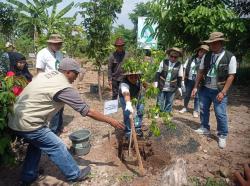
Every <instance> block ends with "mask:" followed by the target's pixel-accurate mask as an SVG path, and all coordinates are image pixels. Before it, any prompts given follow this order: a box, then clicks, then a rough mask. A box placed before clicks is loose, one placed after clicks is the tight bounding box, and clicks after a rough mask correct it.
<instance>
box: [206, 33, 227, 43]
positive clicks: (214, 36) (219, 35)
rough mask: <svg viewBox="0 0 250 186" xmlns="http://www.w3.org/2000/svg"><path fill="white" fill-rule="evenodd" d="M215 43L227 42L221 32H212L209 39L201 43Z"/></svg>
mask: <svg viewBox="0 0 250 186" xmlns="http://www.w3.org/2000/svg"><path fill="white" fill-rule="evenodd" d="M215 41H228V40H227V39H225V38H224V34H223V33H222V32H212V33H211V34H210V36H209V39H208V40H205V41H203V42H204V43H213V42H215Z"/></svg>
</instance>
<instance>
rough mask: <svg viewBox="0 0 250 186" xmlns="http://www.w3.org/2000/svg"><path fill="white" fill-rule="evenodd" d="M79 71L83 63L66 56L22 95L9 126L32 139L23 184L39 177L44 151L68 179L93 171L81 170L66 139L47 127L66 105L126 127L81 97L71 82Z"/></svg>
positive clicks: (34, 81) (81, 178) (27, 139)
mask: <svg viewBox="0 0 250 186" xmlns="http://www.w3.org/2000/svg"><path fill="white" fill-rule="evenodd" d="M79 73H80V65H79V64H78V63H77V62H76V61H75V60H73V59H70V58H65V59H63V60H62V62H61V63H60V64H59V69H58V71H50V72H43V73H39V74H38V75H37V76H36V77H35V78H34V79H33V81H32V82H31V83H30V84H28V86H27V87H25V89H24V90H23V92H22V93H21V94H20V96H19V97H18V99H17V102H16V103H15V105H14V112H13V114H12V115H10V117H9V123H8V126H9V127H10V128H11V129H12V130H13V131H14V132H15V133H16V134H17V135H18V136H20V137H22V138H24V139H25V140H26V141H27V142H29V146H28V149H27V153H26V158H25V161H24V164H23V170H22V176H21V181H22V184H23V185H29V184H31V183H32V182H33V181H35V180H36V179H37V177H38V164H39V161H40V157H41V152H43V153H45V154H47V155H48V157H49V158H50V160H51V161H52V162H53V163H55V164H56V165H57V167H58V168H59V169H60V170H61V171H62V173H63V174H64V175H65V177H66V178H67V180H68V181H82V180H84V179H85V178H86V177H87V175H88V174H89V173H90V167H89V166H87V167H86V168H84V169H81V170H80V169H79V167H78V166H77V164H76V162H75V161H74V159H73V158H72V156H71V155H70V153H69V152H68V150H67V148H66V146H65V145H64V143H63V141H62V140H61V139H60V138H59V137H58V136H56V135H55V134H54V133H53V132H52V131H51V130H50V129H49V128H48V127H47V122H48V121H50V119H51V117H52V116H53V115H54V113H56V112H57V111H58V110H60V109H61V108H62V107H63V106H64V104H68V105H69V106H71V107H72V108H73V109H74V110H76V111H77V112H79V113H80V114H81V115H82V116H84V117H85V116H89V117H91V118H93V119H95V120H98V121H102V122H106V123H109V124H110V125H111V126H113V127H116V128H118V129H124V125H122V124H121V123H120V122H119V121H116V120H115V119H113V118H111V117H107V116H104V115H103V114H101V113H99V112H97V111H95V110H93V109H91V108H90V107H89V106H88V105H87V104H86V103H85V102H84V101H82V100H81V98H80V95H79V93H78V92H77V91H76V90H75V89H74V88H72V85H71V84H72V83H73V82H74V80H75V79H76V78H77V75H78V74H79Z"/></svg>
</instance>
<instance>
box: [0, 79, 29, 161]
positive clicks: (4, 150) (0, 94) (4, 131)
mask: <svg viewBox="0 0 250 186" xmlns="http://www.w3.org/2000/svg"><path fill="white" fill-rule="evenodd" d="M26 85H27V81H26V79H25V78H23V77H17V76H4V75H3V74H2V75H0V164H11V163H14V161H15V158H14V156H13V155H12V153H11V142H12V139H13V138H12V135H11V133H10V130H9V129H8V126H7V123H8V114H9V113H11V112H12V107H13V104H14V103H15V101H16V96H15V94H14V90H15V88H16V87H17V86H18V87H25V86H26Z"/></svg>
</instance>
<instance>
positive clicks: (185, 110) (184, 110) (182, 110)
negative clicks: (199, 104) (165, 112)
mask: <svg viewBox="0 0 250 186" xmlns="http://www.w3.org/2000/svg"><path fill="white" fill-rule="evenodd" d="M185 112H187V108H185V107H184V108H183V109H181V110H180V111H179V113H181V114H183V113H185Z"/></svg>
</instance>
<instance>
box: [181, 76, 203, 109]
mask: <svg viewBox="0 0 250 186" xmlns="http://www.w3.org/2000/svg"><path fill="white" fill-rule="evenodd" d="M194 84H195V81H194V80H190V79H187V80H186V81H185V87H186V93H185V97H184V107H185V108H188V103H189V101H190V97H191V93H192V90H193V88H194ZM194 111H196V112H199V111H200V107H199V91H198V92H197V93H196V95H195V97H194Z"/></svg>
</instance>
